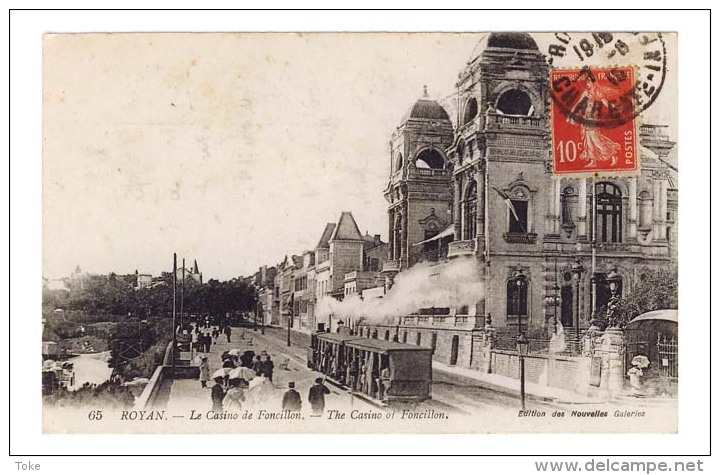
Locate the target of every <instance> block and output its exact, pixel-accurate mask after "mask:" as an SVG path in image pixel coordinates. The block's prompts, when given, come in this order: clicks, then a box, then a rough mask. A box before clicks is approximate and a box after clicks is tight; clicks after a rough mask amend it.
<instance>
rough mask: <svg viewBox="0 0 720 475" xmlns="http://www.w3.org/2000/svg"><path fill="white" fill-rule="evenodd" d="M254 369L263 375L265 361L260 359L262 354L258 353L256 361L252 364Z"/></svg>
mask: <svg viewBox="0 0 720 475" xmlns="http://www.w3.org/2000/svg"><path fill="white" fill-rule="evenodd" d="M252 370H253V371H255V372H256V373H257V374H258V375H260V376H263V371H262V370H263V363H262V360H261V359H260V355H257V356H256V357H255V361H254V362H253V365H252Z"/></svg>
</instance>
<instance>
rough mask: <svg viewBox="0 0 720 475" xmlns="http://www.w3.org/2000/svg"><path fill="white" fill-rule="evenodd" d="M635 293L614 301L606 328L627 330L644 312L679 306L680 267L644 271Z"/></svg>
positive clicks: (640, 273)
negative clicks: (626, 326) (628, 325)
mask: <svg viewBox="0 0 720 475" xmlns="http://www.w3.org/2000/svg"><path fill="white" fill-rule="evenodd" d="M638 276H639V278H638V280H637V283H636V284H635V286H634V288H633V289H632V291H631V292H630V293H629V294H628V295H627V296H625V297H623V298H618V299H611V301H610V302H609V303H608V308H607V312H605V315H606V317H605V319H603V320H604V322H602V323H605V325H607V324H610V325H613V326H616V327H618V328H624V327H625V325H627V323H628V322H629V321H630V320H632V319H633V318H635V317H637V316H638V315H640V314H643V313H645V312H652V311H653V310H663V309H668V308H677V307H678V280H677V267H674V266H670V267H662V268H659V269H650V268H643V269H640V270H639V271H638Z"/></svg>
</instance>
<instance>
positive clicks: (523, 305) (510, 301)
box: [507, 279, 528, 315]
mask: <svg viewBox="0 0 720 475" xmlns="http://www.w3.org/2000/svg"><path fill="white" fill-rule="evenodd" d="M527 288H528V282H523V285H520V286H518V281H517V280H516V279H510V280H508V282H507V314H508V315H527Z"/></svg>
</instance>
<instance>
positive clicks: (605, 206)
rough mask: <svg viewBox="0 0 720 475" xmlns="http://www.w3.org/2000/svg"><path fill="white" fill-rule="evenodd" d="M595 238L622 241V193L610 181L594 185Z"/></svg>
mask: <svg viewBox="0 0 720 475" xmlns="http://www.w3.org/2000/svg"><path fill="white" fill-rule="evenodd" d="M595 201H596V203H597V205H596V208H595V239H596V240H597V241H599V242H621V241H622V193H621V191H620V188H618V187H617V186H615V185H613V184H612V183H606V182H602V183H598V184H596V185H595Z"/></svg>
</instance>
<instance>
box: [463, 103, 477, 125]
mask: <svg viewBox="0 0 720 475" xmlns="http://www.w3.org/2000/svg"><path fill="white" fill-rule="evenodd" d="M477 113H478V103H477V99H475V98H474V97H471V98H470V99H469V100H468V101H467V103H466V104H465V115H464V117H463V124H467V123H468V122H470V121H471V120H473V119H474V118H475V117H476V116H477Z"/></svg>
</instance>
